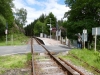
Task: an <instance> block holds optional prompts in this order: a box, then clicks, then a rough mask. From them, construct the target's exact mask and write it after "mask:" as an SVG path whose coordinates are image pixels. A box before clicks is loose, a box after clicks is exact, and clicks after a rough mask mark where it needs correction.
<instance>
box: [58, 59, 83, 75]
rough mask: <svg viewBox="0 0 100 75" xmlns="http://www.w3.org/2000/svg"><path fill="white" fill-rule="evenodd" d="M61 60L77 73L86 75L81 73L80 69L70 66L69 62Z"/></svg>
mask: <svg viewBox="0 0 100 75" xmlns="http://www.w3.org/2000/svg"><path fill="white" fill-rule="evenodd" d="M59 59H60V60H61V61H63V62H64V63H65V64H67V65H68V66H70V67H71V68H72V69H74V70H75V71H77V72H78V73H79V74H80V75H84V74H83V73H82V72H81V71H79V70H78V69H76V68H75V67H74V66H72V65H71V64H69V63H68V62H67V61H65V60H64V59H62V58H60V57H59Z"/></svg>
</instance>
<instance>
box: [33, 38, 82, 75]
mask: <svg viewBox="0 0 100 75" xmlns="http://www.w3.org/2000/svg"><path fill="white" fill-rule="evenodd" d="M35 39H36V41H37V42H38V43H39V44H40V45H41V46H42V47H43V48H44V49H45V50H46V51H47V52H48V55H50V57H51V58H52V59H53V60H54V61H55V62H56V63H57V64H58V65H60V66H61V67H62V69H63V71H67V74H68V75H74V73H73V72H72V71H71V70H70V69H69V68H68V67H65V65H64V64H62V63H61V62H60V61H59V60H58V59H57V58H55V57H54V56H53V55H52V54H51V52H50V51H48V49H46V48H45V47H44V46H43V45H42V44H41V43H40V42H39V41H38V39H37V38H35ZM68 66H70V65H68ZM71 67H72V66H71ZM72 69H73V70H75V71H77V72H78V73H79V74H80V75H84V74H83V73H82V72H80V71H78V70H76V69H75V68H72Z"/></svg>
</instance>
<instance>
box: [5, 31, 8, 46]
mask: <svg viewBox="0 0 100 75" xmlns="http://www.w3.org/2000/svg"><path fill="white" fill-rule="evenodd" d="M5 34H6V45H7V34H8V30H7V29H6V30H5Z"/></svg>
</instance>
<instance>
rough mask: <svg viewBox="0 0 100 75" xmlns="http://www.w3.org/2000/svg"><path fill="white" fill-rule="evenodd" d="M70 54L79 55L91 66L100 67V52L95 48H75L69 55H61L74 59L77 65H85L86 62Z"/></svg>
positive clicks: (64, 57)
mask: <svg viewBox="0 0 100 75" xmlns="http://www.w3.org/2000/svg"><path fill="white" fill-rule="evenodd" d="M70 54H73V55H75V56H77V57H78V58H79V59H81V60H83V61H84V62H86V63H88V64H89V65H90V66H93V67H95V68H98V69H100V53H99V52H95V51H94V50H87V49H73V50H70V51H69V53H68V54H67V55H64V56H63V55H59V57H61V58H63V59H67V60H70V61H72V62H73V63H74V64H75V65H81V66H84V63H83V62H81V61H78V60H77V59H75V58H73V57H72V56H71V55H70ZM86 68H87V67H86Z"/></svg>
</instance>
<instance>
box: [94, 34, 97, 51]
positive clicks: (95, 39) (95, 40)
mask: <svg viewBox="0 0 100 75" xmlns="http://www.w3.org/2000/svg"><path fill="white" fill-rule="evenodd" d="M96 40H97V36H96V35H95V46H94V50H95V51H96Z"/></svg>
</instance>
